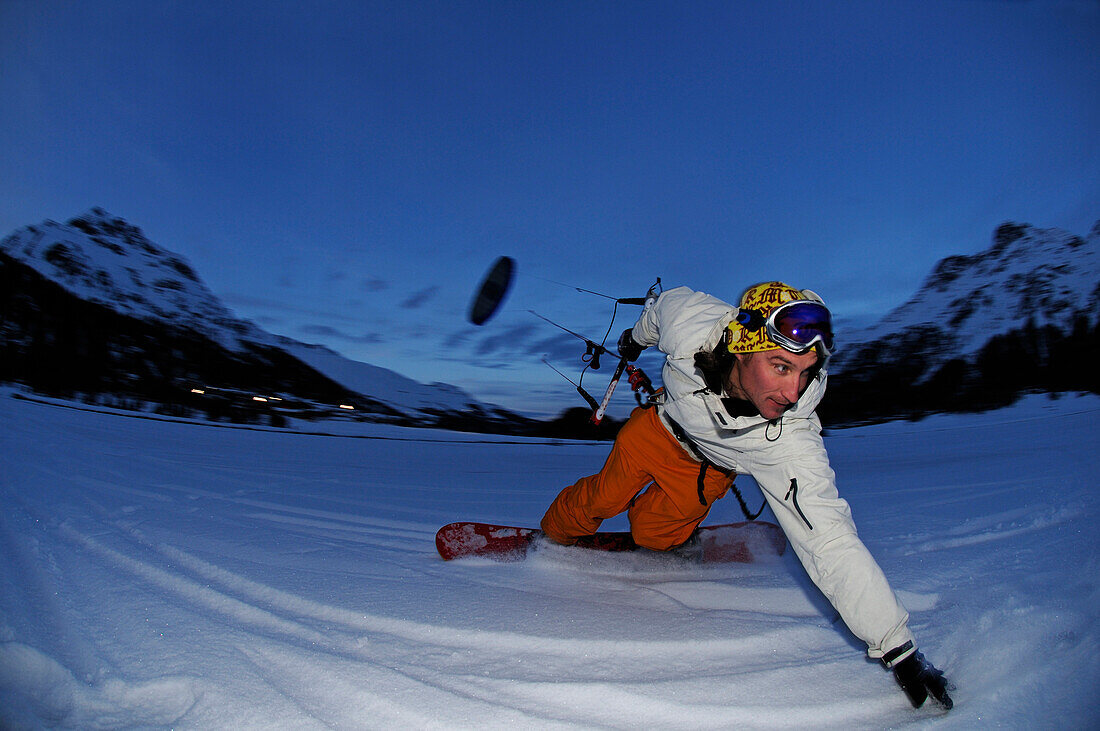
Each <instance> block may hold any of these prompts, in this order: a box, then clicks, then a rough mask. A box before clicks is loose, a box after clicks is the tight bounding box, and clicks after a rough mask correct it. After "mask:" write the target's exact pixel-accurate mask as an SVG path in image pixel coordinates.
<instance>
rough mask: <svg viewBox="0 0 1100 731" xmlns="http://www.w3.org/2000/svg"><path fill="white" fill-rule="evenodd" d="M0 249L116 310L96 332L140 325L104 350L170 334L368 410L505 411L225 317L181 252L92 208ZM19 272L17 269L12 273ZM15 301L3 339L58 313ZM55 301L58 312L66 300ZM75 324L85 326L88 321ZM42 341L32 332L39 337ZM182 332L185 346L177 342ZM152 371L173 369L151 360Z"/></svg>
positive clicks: (417, 416) (83, 298)
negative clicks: (312, 384)
mask: <svg viewBox="0 0 1100 731" xmlns="http://www.w3.org/2000/svg"><path fill="white" fill-rule="evenodd" d="M0 254H3V255H6V256H7V257H10V260H11V261H13V262H17V263H18V264H19V265H22V266H25V267H28V268H29V269H31V270H33V271H34V272H36V273H37V274H38V275H40V276H41V277H42V278H43V279H44V280H46V281H48V282H50V283H53V284H56V285H58V286H60V287H61V288H62V289H63V290H64V291H65V292H66V293H68V295H71V297H72V298H75V300H78V301H79V302H80V303H91V304H93V305H98V306H100V307H102V308H106V310H108V311H110V312H111V313H115V314H117V315H120V316H122V318H123V320H121V321H116V322H113V323H112V324H110V325H100V324H97V325H95V326H94V329H95V330H103V329H110V330H114V331H117V330H118V329H119V327H120V325H119V323H120V322H122V323H124V324H123V327H126V328H128V327H129V325H130V323H131V321H136V322H137V323H141V324H142V327H144V328H145V330H144V331H143V336H142V337H136V336H129V337H128V338H127V342H126V343H124V344H119V343H113V344H112V345H111V346H110V347H109V348H108V349H109V350H111V351H112V352H115V351H132V350H135V349H139V350H140V349H142V348H144V349H145V350H148V349H149V348H148V345H149V341H150V340H151V339H155V340H160V341H162V342H164V341H168V340H171V341H172V342H173V348H172V350H174V351H176V352H177V354H178V351H180V350H181V348H182V349H188V350H195V349H203V350H207V351H210V350H213V351H219V352H218V353H216V354H215V355H209V354H207V356H206V357H208V358H211V359H215V358H217V357H221V358H222V359H223V360H224V359H226V358H227V359H229V360H231V361H240V362H241V363H242V364H243V365H242V370H249V371H250V372H251V373H252V374H253V375H255V377H256V380H257V381H260V380H264V381H266V382H271V381H272V379H271V378H263V377H261V376H260V375H259V371H261V370H263V369H264V368H272V369H278V370H281V371H282V372H283V373H284V374H286V373H287V372H288V371H290V370H294V371H301V372H299V373H297V375H296V376H294V377H291V380H293V379H294V378H297V379H298V380H299V381H301V380H303V379H304V380H307V381H308V380H310V376H309V373H314V375H316V374H321V375H322V376H324V377H325V378H327V379H329V380H331V381H332V382H334V383H335V384H338V385H339V386H340V387H342V388H344V389H347V390H348V391H350V392H354V393H355V394H359V395H361V396H363V397H364V399H365V402H366V403H367V404H369V409H368V410H369V411H372V412H373V413H375V414H386V415H387V416H388V417H401V416H404V417H408V418H409V419H411V420H412V421H417V422H423V421H428V422H431V421H435V420H437V419H439V418H440V417H441V416H447V417H450V418H451V421H452V422H453V419H454V417H456V416H461V417H462V418H469V417H473V418H475V419H476V418H487V419H490V420H492V419H499V418H504V417H506V416H507V417H510V416H511V415H507V414H506V413H505V412H503V411H502V410H501V409H499V408H498V407H495V406H493V405H491V404H485V403H481V402H479V401H478V400H477V399H475V398H473V397H472V396H471V395H470V394H468V393H466V392H464V391H462V390H461V389H459V388H457V387H455V386H450V385H447V384H438V383H437V384H431V385H425V384H422V383H418V382H416V381H414V380H412V379H409V378H406V377H404V376H401V375H400V374H398V373H395V372H393V371H390V370H387V369H385V368H380V367H377V366H372V365H369V364H365V363H357V362H355V361H352V360H349V359H347V358H344V357H342V356H340V355H338V354H337V353H335V352H333V351H331V350H328V349H327V348H324V347H322V346H318V345H307V344H304V343H300V342H298V341H295V340H292V339H290V338H286V337H281V336H276V335H273V334H271V333H268V332H266V331H265V330H263V329H261V328H259V327H257V326H256V325H254V324H253V323H251V322H249V321H248V320H244V319H241V318H239V317H237V316H236V315H234V314H233V313H232V312H231V311H230V310H229V309H228V308H227V307H226V306H225V305H224V304H223V303H222V302H221V300H220V299H219V298H218V297H217V296H216V295H215V294H214V293H213V292H211V291H210V289H209V288H207V286H206V285H205V284H204V283H203V282H202V280H201V279H200V278H199V276H198V274H196V272H195V270H194V269H193V268H192V267H191V266H190V264H189V263H188V262H187V261H186V259H185V258H184V257H182V256H180V255H178V254H175V253H172V252H170V251H166V250H165V249H163V248H161V247H159V246H157V245H156V244H154V243H153V242H151V241H150V240H149V239H148V238H147V237H146V236H145V235H144V234H143V233H142V232H141V230H140V229H139V228H137V227H136V226H134V225H132V224H130V223H128V222H127V221H125V220H123V219H121V218H117V217H114V216H112V215H110V214H109V213H108V212H106V211H104V210H103V209H101V208H93V209H91V210H90V211H88V212H87V213H85V214H84V215H81V216H78V217H76V218H74V219H72V220H71V221H69V222H68V223H64V224H62V223H56V222H54V221H46V222H44V223H42V224H39V225H36V226H27V227H25V228H22V229H20V230H18V231H16V232H14V233H12V234H11V235H9V236H8V237H6V238H5V239H3V241H0ZM26 279H27V277H26V276H25V275H24V276H23V279H22V280H21V281H25V280H26ZM36 286H37V285H36ZM35 299H38V300H42V299H45V298H42V297H23V300H35ZM22 304H24V305H25V308H24V309H26V308H30V309H33V310H34V311H35V313H34V318H35V320H36V323H35V325H34V326H27V327H24V328H22V329H21V330H20V331H19V332H15V333H13V332H4V333H0V335H3V336H4V337H6V338H8V339H9V340H10V339H15V340H28V339H29V338H31V337H32V336H31V335H29V334H28V332H31V331H40V330H42V329H48V328H50V327H51V326H52V325H51V324H50V323H51V322H53V321H56V320H60V319H65V317H64V316H61V315H56V316H52V317H51V316H47V317H45V320H46V321H47V324H42V323H41V322H39V320H41V319H43V318H41V317H40V313H39V312H38V310H41V309H42V308H43V307H44V306H46V305H44V304H43V303H42V302H41V301H39V302H37V303H27V302H23V303H22ZM12 309H17V308H12ZM55 309H59V310H62V311H63V310H65V309H66V306H61V307H59V308H55ZM85 318H90V319H97V318H96V316H95V315H85ZM148 326H151V329H150V328H149V327H148ZM81 329H82V330H84V331H87V329H88V328H81ZM150 332H151V333H153V335H150V334H149V333H150ZM41 339H42V338H41V337H39V341H41ZM47 339H48V340H49V341H51V342H55V341H57V340H59V339H64V338H59V337H57V336H56V333H55V334H54V335H53V336H50V337H48V338H47ZM181 339H182V341H183V342H185V343H186V344H185V345H180V344H179V342H180V340H181ZM196 340H198V341H201V340H209V341H210V342H211V343H213V344H215V345H216V347H214V348H211V347H209V346H201V345H198V344H196ZM134 341H140V344H135V342H134ZM220 351H224V353H222V352H220ZM165 357H169V358H171V357H173V354H172V353H168V354H165V353H158V354H156V355H155V356H148V357H145V358H144V360H146V361H148V360H150V359H152V360H156V359H164V358H165ZM288 359H293V361H294V367H293V368H288ZM130 360H131V361H132V360H134V359H133V358H132V357H131V358H130ZM192 360H195V359H194V358H192ZM199 360H202V358H199ZM189 365H190V366H192V367H191V368H189V369H188V370H187V372H186V375H187V376H188V377H191V378H200V377H202V376H204V375H205V374H204V373H203V372H202V371H201V370H196V368H197V366H196V364H194V363H192V364H189ZM151 370H152V371H171V370H173V369H172V368H171V367H170V366H168V365H167V364H165V363H159V364H157V365H154V366H152V367H151ZM208 370H210V369H208ZM0 376H2V374H0ZM287 378H288V377H286V376H284V377H283V378H282V379H275V380H278V381H280V382H279V383H278V384H277V385H274V386H272V387H273V388H276V387H282V388H293V384H291V383H287ZM0 380H3V379H2V378H0ZM240 380H241V377H239V378H238V381H240ZM319 380H324V379H319ZM234 385H236V386H239V385H240V384H239V383H238V384H234ZM299 395H304V396H305V395H307V394H301V393H300V394H299ZM308 397H310V398H317V396H316V395H315V394H308Z"/></svg>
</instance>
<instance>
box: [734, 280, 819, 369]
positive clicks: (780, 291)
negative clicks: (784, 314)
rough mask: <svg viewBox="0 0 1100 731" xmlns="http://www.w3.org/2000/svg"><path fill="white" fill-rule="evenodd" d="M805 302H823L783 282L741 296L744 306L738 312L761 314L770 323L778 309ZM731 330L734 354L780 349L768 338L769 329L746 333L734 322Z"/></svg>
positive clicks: (765, 285)
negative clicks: (772, 314) (791, 303)
mask: <svg viewBox="0 0 1100 731" xmlns="http://www.w3.org/2000/svg"><path fill="white" fill-rule="evenodd" d="M804 299H813V300H816V301H820V300H821V298H820V297H818V296H817V295H815V294H814V293H813V292H810V291H809V290H807V291H806V292H802V291H800V290H797V289H795V288H794V287H792V286H790V285H789V284H784V283H783V282H763V283H762V284H757V285H755V286H753V287H749V288H748V290H746V291H745V294H743V295H742V296H741V304H740V305H739V306H738V308H739V310H740V311H742V312H744V311H749V310H752V311H755V312H758V313H759V314H760V316H762V318H763V319H767V317H768V315H769V314H771V311H772V310H774V309H775V308H776V307H779V306H780V305H784V304H786V303H788V302H792V301H794V300H804ZM762 324H763V321H761V322H760V325H762ZM728 329H729V331H730V338H729V346H728V347H729V351H730V352H731V353H758V352H760V351H763V350H774V349H775V348H778V347H780V346H779V345H777V344H776V343H774V342H772V340H771V338H769V337H768V331H767V328H765V327H757V328H756V329H746V328H745V327H744V326H742V325H741V324H740V323H738V322H737V320H734V321H733V322H731V323H730V324H729V326H728Z"/></svg>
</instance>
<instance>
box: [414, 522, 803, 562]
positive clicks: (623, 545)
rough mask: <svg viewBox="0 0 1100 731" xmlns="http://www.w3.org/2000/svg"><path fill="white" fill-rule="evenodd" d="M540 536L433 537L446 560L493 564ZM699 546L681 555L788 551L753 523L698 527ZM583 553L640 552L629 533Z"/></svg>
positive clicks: (753, 555)
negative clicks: (475, 558)
mask: <svg viewBox="0 0 1100 731" xmlns="http://www.w3.org/2000/svg"><path fill="white" fill-rule="evenodd" d="M540 536H542V531H540V530H536V529H534V528H516V527H513V526H507V525H491V524H489V523H450V524H449V525H445V526H443V527H442V528H440V529H439V532H438V533H436V534H435V547H436V548H437V549H438V550H439V555H440V556H442V557H443V558H444V560H448V561H449V560H451V559H452V558H465V557H468V556H481V557H484V558H491V559H493V560H495V561H521V560H523V559H524V558H525V557H526V556H527V549H528V548H530V547H531V545H532V544H533V543H534V542H535V540H536V539H537V538H539V537H540ZM695 537H696V538H697V539H698V542H697V544H696V543H695V542H694V541H693V542H692V545H689V546H686V547H684V548H683V549H677V552H678V553H682V554H683V555H685V556H690V557H693V558H698V559H699V560H700V561H702V562H704V563H727V562H737V563H752V562H753V561H755V560H757V559H758V558H762V557H764V556H782V555H783V551H785V550H786V548H787V538H786V536H784V535H783V531H782V530H780V528H779V526H777V525H775V524H774V523H765V522H762V521H753V522H749V523H729V524H726V525H708V526H703V527H701V528H699V529H698V530H697V531H696V535H695ZM576 545H577V546H578V547H579V548H587V549H590V550H594V551H636V550H638V545H637V544H635V543H634V539H633V538H631V536H630V533H627V532H602V533H596V534H594V535H591V536H585V537H584V538H582V539H580V540H579V541H577V544H576Z"/></svg>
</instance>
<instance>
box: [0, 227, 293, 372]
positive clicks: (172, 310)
mask: <svg viewBox="0 0 1100 731" xmlns="http://www.w3.org/2000/svg"><path fill="white" fill-rule="evenodd" d="M0 251H3V252H4V253H6V254H7V255H8V256H10V257H12V258H13V259H15V260H17V261H19V262H22V263H23V264H26V265H27V266H29V267H31V268H32V269H34V270H35V271H37V272H38V273H39V274H41V275H42V276H44V277H45V278H46V279H49V280H51V281H54V282H56V283H58V284H60V285H61V286H62V287H64V288H65V289H66V290H67V291H69V292H70V293H71V294H73V295H75V296H76V297H78V298H79V299H82V300H85V301H87V302H94V303H96V304H100V305H104V306H106V307H109V308H111V309H113V310H114V311H116V312H118V313H120V314H123V315H127V316H129V317H134V318H137V319H139V320H146V321H150V322H158V323H162V324H164V325H166V326H169V327H173V328H182V329H190V330H194V331H195V332H200V333H203V334H204V335H206V336H207V337H209V338H210V339H212V340H214V341H215V342H217V343H218V344H220V345H222V346H223V347H226V348H228V349H230V350H234V351H240V350H242V349H243V348H244V347H245V346H244V343H246V342H252V343H258V344H262V345H273V344H275V340H274V338H273V337H272V336H271V335H269V334H268V333H266V332H264V331H263V330H261V329H260V328H258V327H256V326H255V325H253V324H252V323H250V322H248V321H247V320H242V319H240V318H238V317H236V316H235V315H233V313H232V312H230V311H229V309H228V308H226V307H225V305H223V304H222V302H221V301H220V300H219V299H218V298H217V297H216V296H215V295H214V293H213V292H211V291H210V290H209V289H208V288H207V287H206V285H205V284H203V282H202V280H200V279H199V277H198V275H197V274H196V273H195V271H194V269H192V268H191V266H190V264H188V263H187V261H186V260H185V259H184V258H183V257H182V256H180V255H178V254H173V253H172V252H169V251H165V250H164V249H162V248H160V247H159V246H157V245H156V244H154V243H153V242H151V241H149V239H147V238H146V237H145V235H144V234H143V233H142V232H141V230H140V229H139V228H138V227H136V226H133V225H131V224H130V223H128V222H126V221H125V220H123V219H121V218H115V217H113V216H111V215H110V214H108V213H107V212H106V211H104V210H103V209H101V208H93V209H91V210H90V211H88V212H87V213H85V214H84V215H82V216H78V217H76V218H74V219H72V220H71V221H69V222H68V223H64V224H62V223H56V222H54V221H46V222H44V223H42V224H39V225H37V226H27V227H25V228H22V229H20V230H18V231H16V232H15V233H13V234H11V235H10V236H8V237H7V238H5V239H4V240H3V241H0Z"/></svg>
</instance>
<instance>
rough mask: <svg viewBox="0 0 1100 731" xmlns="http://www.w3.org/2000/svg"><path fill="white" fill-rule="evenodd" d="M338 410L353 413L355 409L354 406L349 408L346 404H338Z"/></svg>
mask: <svg viewBox="0 0 1100 731" xmlns="http://www.w3.org/2000/svg"><path fill="white" fill-rule="evenodd" d="M340 408H341V409H347V410H348V411H355V407H354V406H349V405H348V404H340Z"/></svg>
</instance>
